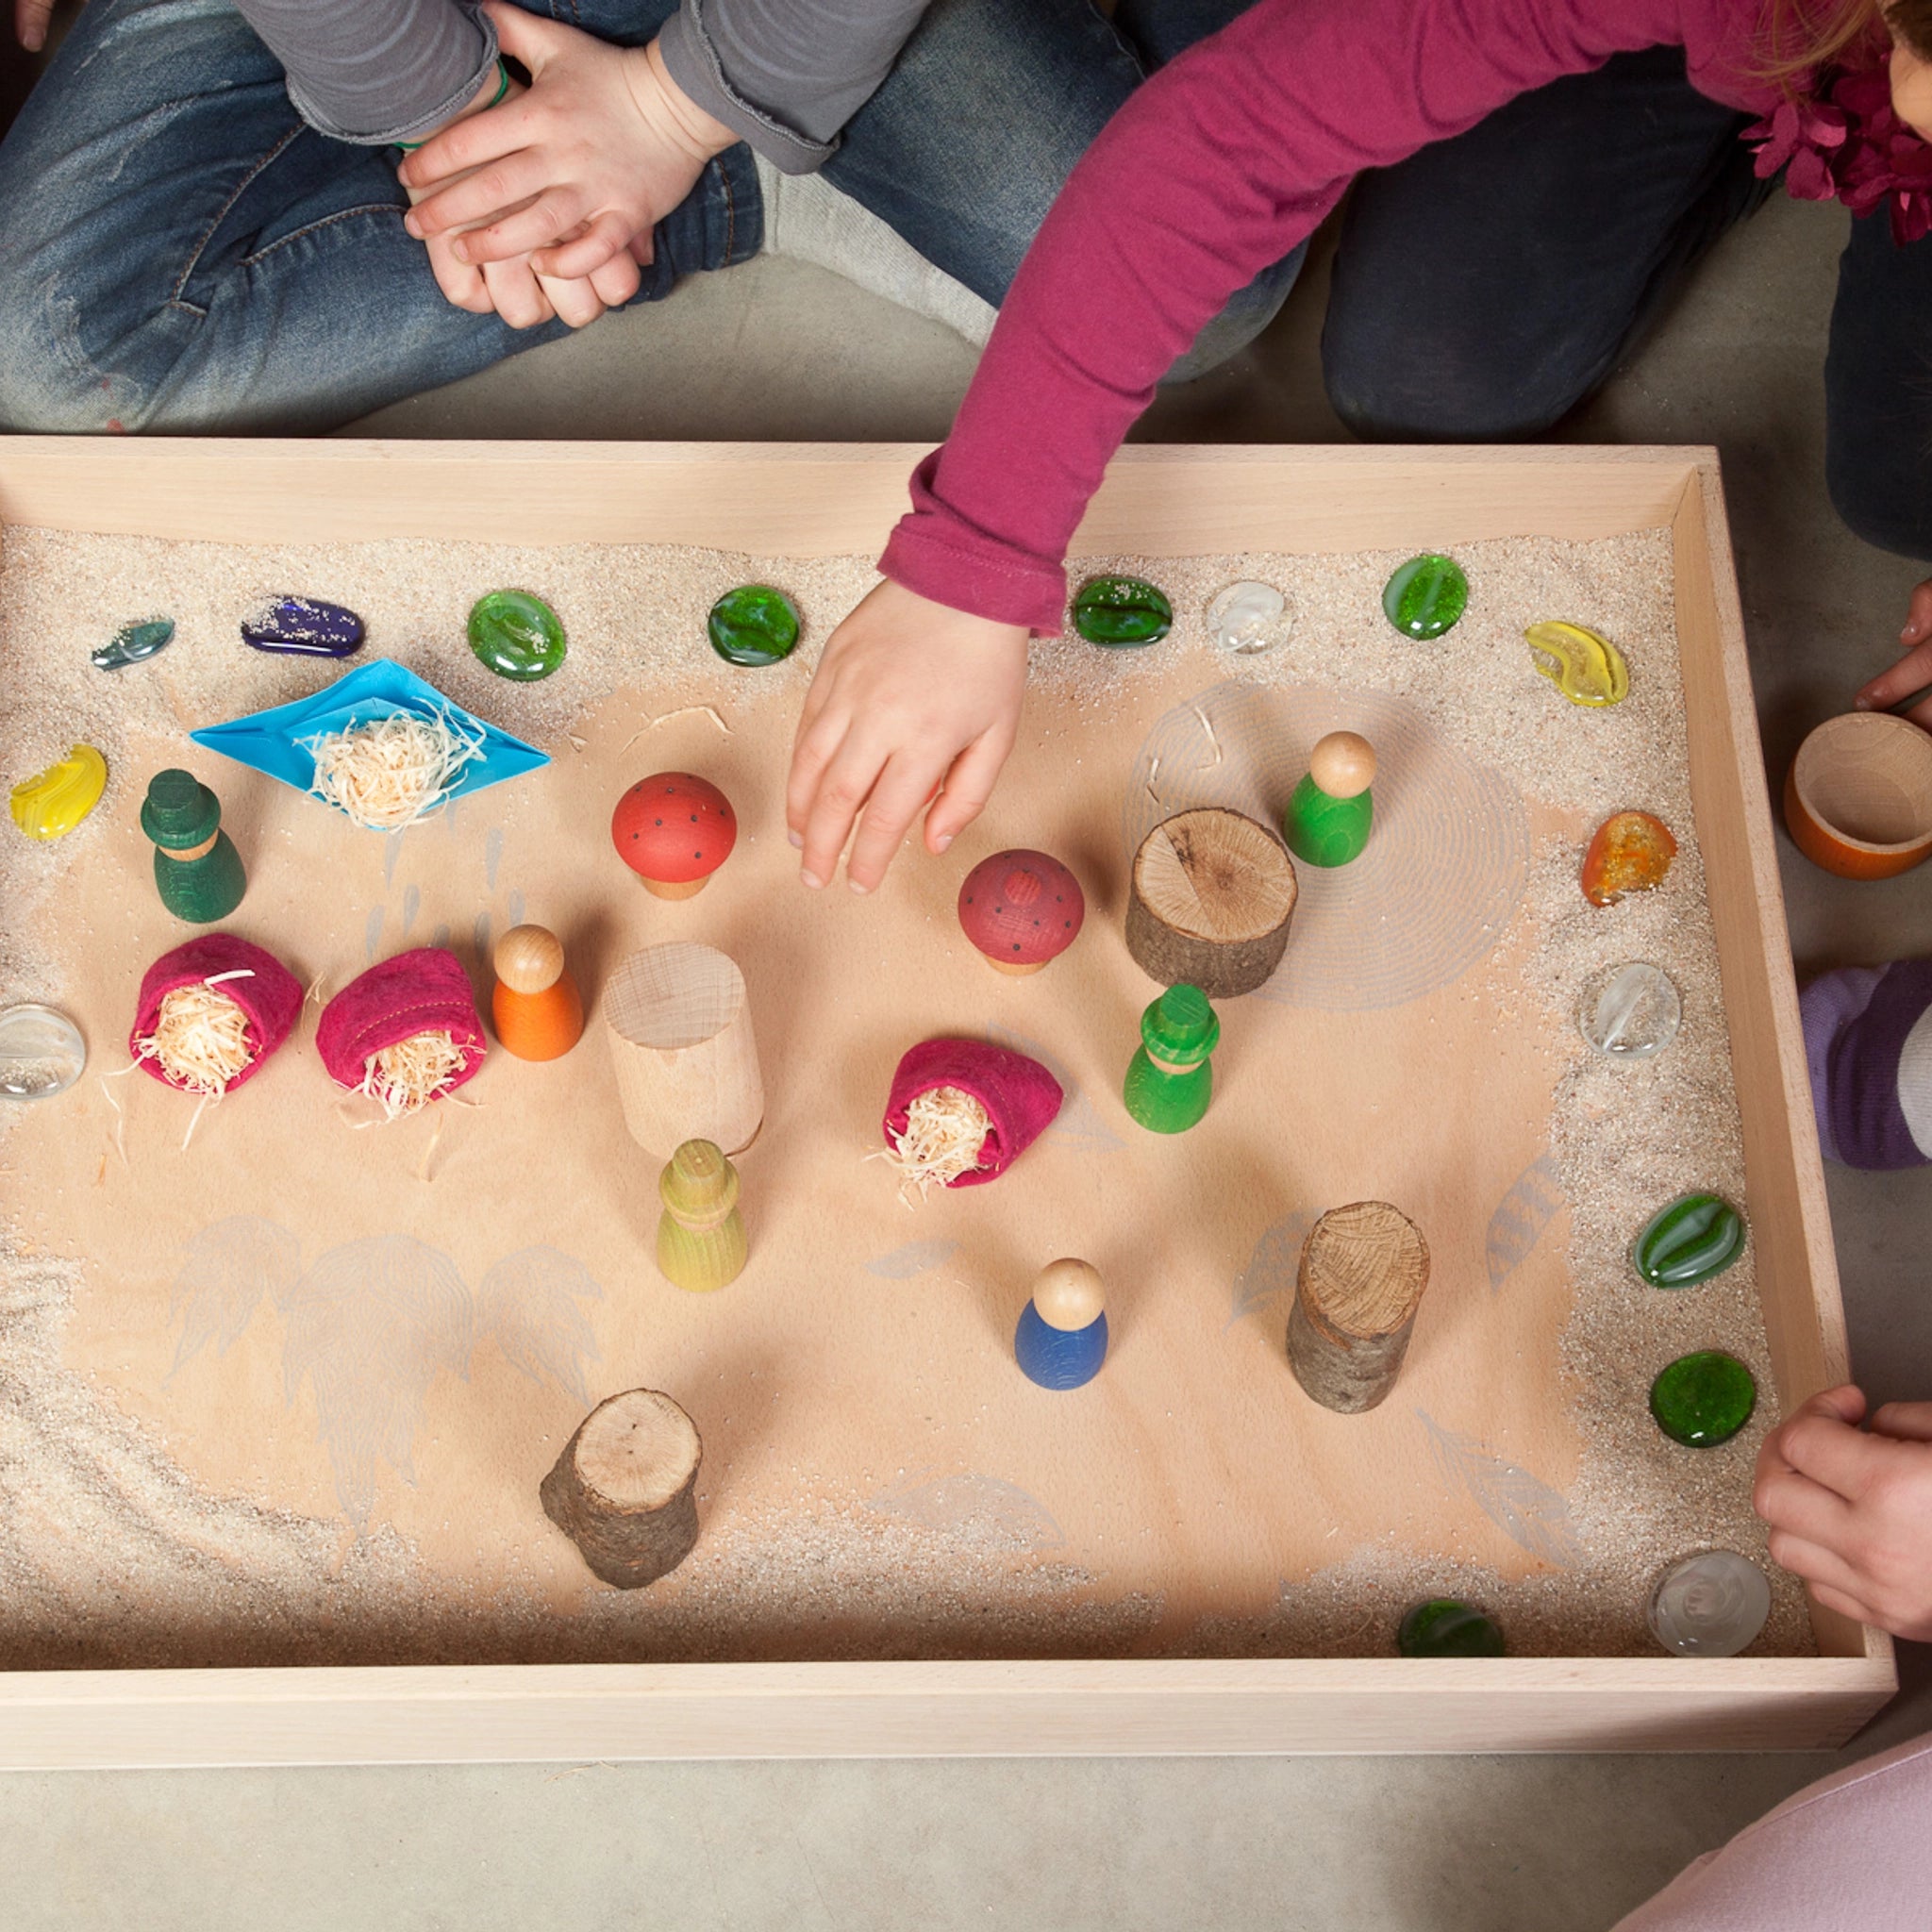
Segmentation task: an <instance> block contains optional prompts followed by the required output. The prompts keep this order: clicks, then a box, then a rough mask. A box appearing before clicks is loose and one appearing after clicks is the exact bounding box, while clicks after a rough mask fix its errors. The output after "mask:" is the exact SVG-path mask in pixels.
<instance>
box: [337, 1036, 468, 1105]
mask: <svg viewBox="0 0 1932 1932" xmlns="http://www.w3.org/2000/svg"><path fill="white" fill-rule="evenodd" d="M462 1070H463V1051H462V1049H461V1048H460V1047H459V1046H458V1045H457V1043H456V1041H453V1040H452V1039H451V1038H450V1036H449V1029H448V1028H447V1027H445V1028H443V1030H442V1031H441V1032H440V1033H412V1034H410V1035H409V1037H408V1039H407V1040H399V1041H396V1043H395V1044H394V1045H393V1046H386V1047H384V1048H383V1049H382V1051H381V1052H380V1053H377V1054H371V1055H370V1057H369V1058H368V1059H366V1060H365V1061H363V1063H362V1084H361V1086H360V1087H358V1089H357V1090H356V1091H358V1093H366V1094H368V1096H369V1097H370V1099H372V1100H373V1101H375V1104H376V1105H377V1106H378V1107H380V1108H382V1112H383V1118H384V1119H385V1120H391V1121H392V1120H396V1119H398V1118H399V1117H400V1116H401V1115H403V1114H406V1113H414V1112H415V1111H416V1109H417V1108H422V1107H427V1106H428V1105H429V1103H430V1102H431V1101H432V1100H434V1099H435V1098H436V1097H437V1096H438V1095H439V1094H440V1093H441V1092H442V1091H443V1089H444V1088H446V1087H447V1086H448V1085H449V1083H450V1082H451V1081H452V1080H453V1079H454V1078H455V1077H456V1076H457V1075H458V1074H460V1073H461V1072H462Z"/></svg>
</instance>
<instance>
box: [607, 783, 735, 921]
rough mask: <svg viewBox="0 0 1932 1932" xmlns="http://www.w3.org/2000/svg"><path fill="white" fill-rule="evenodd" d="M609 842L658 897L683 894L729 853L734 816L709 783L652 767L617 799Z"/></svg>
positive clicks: (686, 896) (687, 894)
mask: <svg viewBox="0 0 1932 1932" xmlns="http://www.w3.org/2000/svg"><path fill="white" fill-rule="evenodd" d="M610 842H611V843H612V844H613V845H615V846H616V847H617V856H618V857H619V858H622V859H623V860H624V862H625V864H626V865H627V866H629V867H630V869H631V871H633V872H634V873H636V874H637V875H638V876H639V877H640V878H641V879H642V880H643V882H644V884H645V886H646V887H647V888H648V889H649V890H650V891H653V892H655V893H656V894H657V895H658V898H660V899H689V898H690V897H691V894H692V893H694V892H701V891H704V889H705V882H706V881H707V880H708V878H709V877H710V876H711V874H713V873H714V872H716V871H717V870H718V868H719V867H720V866H721V865H723V864H724V861H725V860H726V859H727V858H730V857H731V848H732V846H734V845H735V844H737V842H738V819H737V817H736V815H735V814H734V813H733V811H732V809H731V801H730V800H729V799H728V798H726V797H725V796H724V793H723V792H722V791H719V790H718V788H717V787H716V786H715V785H711V784H708V783H707V782H706V781H705V780H704V779H703V778H693V777H692V776H691V774H690V773H689V772H658V774H655V775H654V776H652V777H649V778H640V779H639V780H638V782H637V783H636V784H635V785H633V786H632V787H631V788H630V790H629V791H626V792H625V794H624V796H623V797H622V798H620V799H619V800H618V801H617V809H616V810H615V811H614V812H612V813H611V814H610Z"/></svg>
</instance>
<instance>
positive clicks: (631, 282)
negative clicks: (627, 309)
mask: <svg viewBox="0 0 1932 1932" xmlns="http://www.w3.org/2000/svg"><path fill="white" fill-rule="evenodd" d="M642 280H643V277H642V276H641V275H640V274H639V273H638V265H637V263H636V261H634V260H633V259H632V258H631V253H630V250H629V249H627V248H620V249H619V250H618V251H617V253H616V254H615V255H613V256H612V257H611V258H610V259H609V260H608V261H607V262H606V263H605V264H604V266H603V267H602V268H599V269H593V270H591V288H593V289H595V290H596V291H597V293H598V296H599V297H600V299H601V300H602V301H603V304H604V306H605V308H623V307H624V305H625V303H626V302H628V301H629V300H630V298H631V297H632V296H633V295H635V294H636V293H637V291H638V284H639V283H640V282H641V281H642Z"/></svg>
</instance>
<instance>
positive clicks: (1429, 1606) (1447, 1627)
mask: <svg viewBox="0 0 1932 1932" xmlns="http://www.w3.org/2000/svg"><path fill="white" fill-rule="evenodd" d="M1395 1647H1396V1649H1397V1650H1399V1651H1400V1652H1401V1653H1402V1655H1403V1656H1404V1657H1501V1656H1502V1655H1503V1633H1502V1631H1501V1630H1500V1629H1498V1628H1497V1627H1496V1624H1495V1622H1494V1620H1493V1619H1491V1618H1489V1617H1486V1616H1484V1615H1483V1613H1482V1612H1481V1611H1480V1610H1478V1609H1474V1608H1473V1607H1471V1606H1470V1605H1468V1604H1465V1603H1458V1602H1457V1600H1456V1599H1455V1598H1454V1597H1449V1596H1441V1597H1437V1598H1435V1599H1434V1601H1432V1602H1430V1603H1424V1604H1417V1605H1416V1606H1415V1607H1414V1608H1413V1609H1411V1610H1410V1611H1409V1612H1408V1614H1407V1616H1406V1617H1404V1618H1403V1620H1402V1627H1401V1628H1400V1629H1399V1630H1398V1631H1397V1632H1396V1633H1395Z"/></svg>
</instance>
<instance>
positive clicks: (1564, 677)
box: [1523, 623, 1630, 709]
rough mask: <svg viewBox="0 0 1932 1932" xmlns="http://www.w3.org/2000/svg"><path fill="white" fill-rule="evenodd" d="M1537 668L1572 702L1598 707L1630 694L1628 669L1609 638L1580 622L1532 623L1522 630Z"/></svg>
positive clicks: (1618, 703) (1620, 699)
mask: <svg viewBox="0 0 1932 1932" xmlns="http://www.w3.org/2000/svg"><path fill="white" fill-rule="evenodd" d="M1523 640H1524V642H1525V643H1526V644H1527V645H1528V646H1529V655H1530V658H1531V660H1532V661H1533V662H1534V663H1535V665H1536V668H1537V669H1538V670H1539V671H1541V673H1542V675H1544V676H1545V677H1547V678H1548V679H1549V680H1550V682H1551V683H1552V684H1554V685H1555V686H1556V687H1557V690H1558V691H1561V692H1562V693H1563V695H1564V696H1565V697H1566V698H1568V699H1569V700H1570V702H1571V703H1572V704H1573V705H1588V706H1591V707H1592V708H1598V709H1601V708H1603V707H1605V706H1607V705H1621V704H1622V703H1623V702H1624V699H1625V698H1627V697H1628V696H1629V695H1630V671H1629V667H1628V666H1627V665H1626V664H1625V663H1624V654H1623V652H1621V651H1620V650H1618V648H1617V647H1616V645H1615V644H1613V643H1611V641H1609V639H1608V638H1606V637H1600V636H1598V634H1597V633H1596V632H1595V631H1593V630H1586V629H1585V628H1584V626H1583V625H1580V624H1562V623H1549V624H1533V625H1530V627H1529V628H1528V629H1527V630H1526V631H1524V633H1523Z"/></svg>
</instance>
